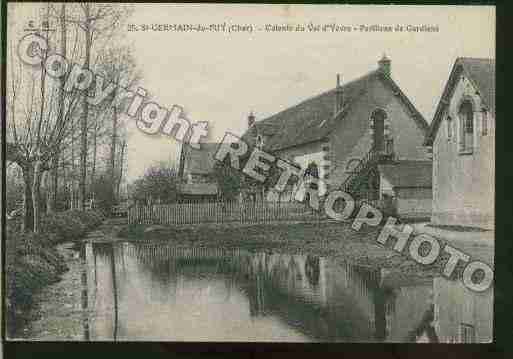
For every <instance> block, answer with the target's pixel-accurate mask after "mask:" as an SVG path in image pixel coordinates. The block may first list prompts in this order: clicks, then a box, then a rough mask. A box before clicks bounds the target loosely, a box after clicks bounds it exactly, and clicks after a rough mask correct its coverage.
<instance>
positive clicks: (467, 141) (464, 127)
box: [458, 101, 474, 153]
mask: <svg viewBox="0 0 513 359" xmlns="http://www.w3.org/2000/svg"><path fill="white" fill-rule="evenodd" d="M458 115H459V118H460V151H461V152H463V153H472V150H473V148H474V110H473V108H472V104H471V103H470V102H469V101H464V102H463V103H462V104H461V106H460V109H459V112H458Z"/></svg>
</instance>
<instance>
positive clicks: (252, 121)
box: [248, 111, 255, 128]
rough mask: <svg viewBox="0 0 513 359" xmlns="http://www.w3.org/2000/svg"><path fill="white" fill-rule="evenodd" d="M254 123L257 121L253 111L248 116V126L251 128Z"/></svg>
mask: <svg viewBox="0 0 513 359" xmlns="http://www.w3.org/2000/svg"><path fill="white" fill-rule="evenodd" d="M254 123H255V115H254V114H253V111H251V112H250V113H249V116H248V128H251V126H253V124H254Z"/></svg>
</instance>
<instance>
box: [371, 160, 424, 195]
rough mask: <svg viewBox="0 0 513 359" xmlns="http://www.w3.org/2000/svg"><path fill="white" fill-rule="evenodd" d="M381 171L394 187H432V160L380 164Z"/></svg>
mask: <svg viewBox="0 0 513 359" xmlns="http://www.w3.org/2000/svg"><path fill="white" fill-rule="evenodd" d="M378 168H379V172H380V173H381V175H382V176H383V177H385V178H386V179H387V181H388V182H389V183H390V185H391V186H392V187H393V188H431V186H432V178H433V175H432V173H433V172H432V169H433V163H432V162H431V161H400V162H398V163H396V164H390V165H379V166H378Z"/></svg>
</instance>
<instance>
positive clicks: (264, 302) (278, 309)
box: [96, 244, 386, 340]
mask: <svg viewBox="0 0 513 359" xmlns="http://www.w3.org/2000/svg"><path fill="white" fill-rule="evenodd" d="M109 246H110V245H109ZM109 246H99V247H98V248H96V249H97V255H99V256H107V257H108V258H109V259H110V262H111V268H112V269H111V275H112V284H113V294H114V311H115V312H116V313H114V315H115V317H114V321H115V322H117V310H118V308H117V306H118V304H117V302H118V300H117V295H118V293H117V291H118V290H119V289H118V288H117V287H118V286H117V284H118V283H117V279H120V278H116V262H119V264H120V265H121V266H123V267H124V265H125V264H126V263H131V264H132V263H136V264H137V266H138V267H140V268H141V269H143V268H145V269H146V270H148V271H150V272H151V280H155V281H156V282H157V283H159V284H160V285H163V286H167V285H168V284H169V283H170V282H172V281H175V280H176V278H177V276H178V275H179V276H181V277H183V278H185V279H187V278H191V279H198V278H207V279H208V278H214V277H217V278H219V277H222V278H223V279H224V281H225V282H226V286H227V300H228V298H229V296H230V292H231V288H232V286H236V287H238V288H239V289H240V290H241V291H242V292H243V293H245V295H246V296H247V298H248V300H249V304H250V306H249V307H250V314H251V316H265V315H273V316H275V317H277V318H279V319H280V320H282V321H283V322H285V323H287V325H289V326H290V327H294V328H295V329H297V330H298V331H300V332H302V333H304V334H306V335H308V336H311V337H313V338H316V339H318V340H341V339H343V340H365V339H367V340H371V339H378V340H382V339H384V334H383V333H384V330H385V323H386V322H385V307H384V299H385V298H384V296H380V295H379V290H378V289H379V288H378V286H377V284H376V275H375V273H369V271H366V270H363V269H355V270H354V271H352V272H351V273H353V274H352V275H353V276H354V275H357V276H358V278H357V280H359V281H362V282H363V285H364V286H366V287H368V289H369V290H370V291H377V292H378V293H377V295H374V296H373V297H372V298H371V300H374V311H373V312H365V311H362V310H361V309H357V308H356V307H354V305H353V302H354V301H355V299H351V300H348V299H347V298H342V297H340V298H330V300H329V301H328V302H326V301H324V299H322V297H321V296H322V293H321V292H322V290H324V289H325V287H326V286H327V285H330V286H332V285H333V283H326V282H325V279H324V282H322V280H323V279H322V276H321V260H320V258H319V257H315V256H310V255H307V256H304V255H288V254H277V253H274V254H269V253H249V252H245V251H240V250H238V251H233V252H230V251H226V250H225V251H220V250H218V249H215V248H213V249H207V248H202V249H195V250H193V249H190V248H173V247H172V246H170V245H169V244H166V245H132V244H130V245H126V247H123V249H122V250H121V249H120V250H119V251H118V250H116V251H114V250H112V246H110V251H109V250H108V247H109ZM125 256H127V257H128V256H130V257H132V258H135V259H136V260H135V262H134V261H133V260H131V261H125V258H124V257H125ZM118 257H119V258H118ZM137 270H140V269H137ZM121 280H123V279H121ZM323 288H324V289H323ZM163 292H164V291H163ZM340 294H341V295H343V296H345V297H348V296H349V297H350V296H351V295H353V294H352V293H350V292H348V293H340ZM127 295H129V293H128V294H127ZM167 295H173V294H172V293H170V292H167ZM175 295H176V292H175ZM167 300H169V299H167ZM381 318H382V320H381ZM369 323H372V324H373V325H374V324H375V326H373V325H370V324H369ZM117 331H118V329H117V324H115V325H114V337H115V338H116V336H117V334H119V333H117Z"/></svg>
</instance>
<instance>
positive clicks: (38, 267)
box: [5, 211, 104, 334]
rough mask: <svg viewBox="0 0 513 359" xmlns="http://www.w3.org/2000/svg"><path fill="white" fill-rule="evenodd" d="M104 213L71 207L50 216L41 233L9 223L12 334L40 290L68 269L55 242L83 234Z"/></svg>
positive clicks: (8, 281)
mask: <svg viewBox="0 0 513 359" xmlns="http://www.w3.org/2000/svg"><path fill="white" fill-rule="evenodd" d="M103 220H104V217H103V216H102V215H101V214H100V213H99V212H95V211H86V212H81V211H68V212H61V213H55V214H51V215H48V216H46V217H45V218H44V219H43V223H42V232H41V233H39V234H34V233H23V232H21V231H20V230H19V226H18V224H17V223H12V222H11V223H9V225H8V227H7V236H6V245H5V249H6V256H5V258H6V266H5V270H6V272H5V275H6V277H5V278H6V316H7V318H6V319H7V328H8V332H9V333H10V334H12V333H14V332H15V331H16V329H17V326H18V325H19V324H21V323H23V322H24V320H25V319H26V318H25V317H24V315H25V313H27V312H28V309H29V308H30V307H31V306H32V304H33V302H32V298H33V295H34V293H35V292H36V291H38V290H40V289H41V288H43V287H45V286H47V285H49V284H52V283H55V282H57V281H59V279H60V276H61V274H62V273H64V272H65V271H67V269H68V268H67V266H66V264H65V261H64V258H63V257H62V256H61V255H60V254H59V253H58V252H57V250H56V249H55V246H56V245H57V244H59V243H62V242H66V241H74V240H78V239H80V238H82V237H83V236H84V235H85V234H86V233H87V232H88V231H89V230H92V229H94V228H95V227H97V226H98V225H100V224H101V223H102V222H103Z"/></svg>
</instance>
